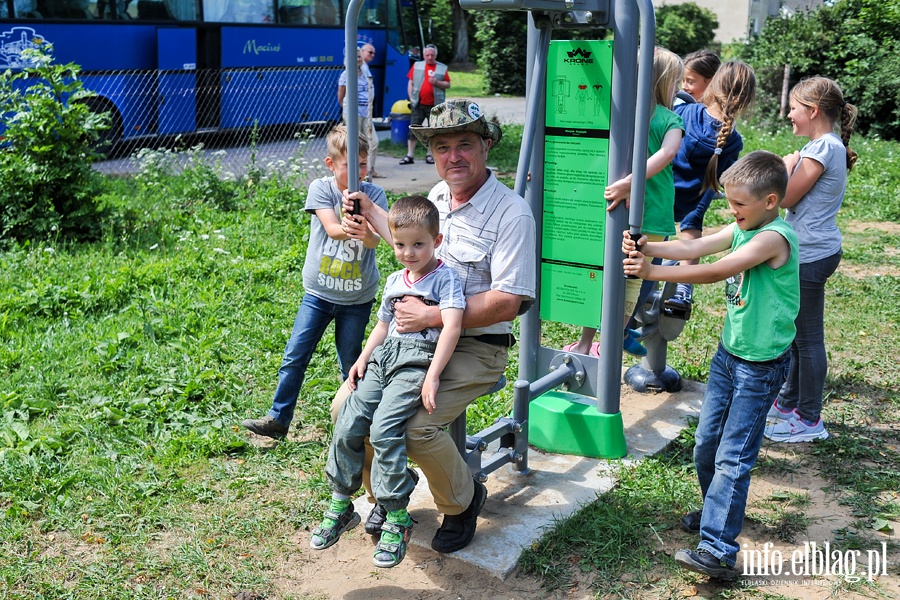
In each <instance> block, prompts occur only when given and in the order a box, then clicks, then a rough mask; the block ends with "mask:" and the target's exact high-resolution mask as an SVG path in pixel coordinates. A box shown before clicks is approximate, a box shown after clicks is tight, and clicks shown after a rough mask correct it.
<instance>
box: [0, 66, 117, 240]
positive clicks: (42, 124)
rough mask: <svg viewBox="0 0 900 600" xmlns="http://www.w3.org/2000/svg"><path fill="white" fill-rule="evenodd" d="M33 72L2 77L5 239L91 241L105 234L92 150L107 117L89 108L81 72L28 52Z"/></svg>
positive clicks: (0, 198) (1, 226)
mask: <svg viewBox="0 0 900 600" xmlns="http://www.w3.org/2000/svg"><path fill="white" fill-rule="evenodd" d="M22 54H23V57H25V58H26V60H28V61H30V62H31V64H32V65H33V66H31V67H27V68H25V69H23V70H22V71H19V72H16V73H13V72H12V71H9V70H7V71H6V72H4V73H2V74H0V114H3V115H4V119H3V127H4V129H5V140H4V146H3V148H2V150H0V204H2V209H0V239H3V238H6V239H10V238H15V239H33V238H36V237H41V236H46V235H49V234H50V232H56V234H57V235H60V236H63V237H69V238H78V239H90V238H95V237H97V235H98V234H99V225H98V219H97V217H98V208H97V204H96V201H95V199H94V197H95V194H96V191H97V187H98V182H99V178H98V176H97V174H96V173H95V172H94V170H93V169H92V168H91V164H92V163H93V162H94V160H95V159H96V157H97V154H96V152H94V151H93V150H92V144H94V143H95V142H96V141H97V139H98V136H99V134H100V132H101V131H102V130H103V129H105V126H104V123H105V116H101V115H97V114H94V113H92V112H91V110H90V108H88V106H87V105H86V104H85V103H84V101H85V100H86V99H88V98H90V97H92V96H93V94H92V93H90V92H87V91H85V90H84V89H83V87H82V82H81V81H80V80H79V79H78V67H77V66H75V65H72V64H68V65H53V64H51V60H52V59H51V57H50V56H49V53H48V52H45V51H43V50H39V49H29V50H25V51H24V52H23V53H22Z"/></svg>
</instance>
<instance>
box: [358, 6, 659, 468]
mask: <svg viewBox="0 0 900 600" xmlns="http://www.w3.org/2000/svg"><path fill="white" fill-rule="evenodd" d="M608 1H609V0H564V2H562V3H560V2H558V0H461V5H462V6H463V8H469V9H501V10H528V11H529V13H530V18H529V23H534V25H535V27H537V30H538V37H537V40H536V41H535V40H534V38H533V37H532V32H531V28H529V39H528V41H529V52H528V56H529V59H530V60H529V69H528V79H529V81H528V83H529V87H528V93H527V96H526V113H525V115H526V117H525V130H524V132H523V135H522V145H521V149H520V153H519V157H520V159H519V166H518V170H517V172H516V185H515V191H516V193H517V194H519V195H520V196H523V197H524V198H525V200H526V201H527V202H528V204H529V206H530V207H531V210H532V213H533V214H534V217H535V222H536V226H537V227H536V229H537V243H536V245H535V246H536V256H535V265H536V266H537V265H539V264H540V258H541V227H542V218H541V216H542V214H543V205H542V204H543V198H542V195H541V194H540V193H539V191H541V190H543V183H544V182H543V176H544V170H543V164H544V150H543V144H536V143H535V140H543V137H544V118H543V115H544V102H545V95H544V92H543V86H544V79H545V77H546V63H547V56H548V52H549V48H550V32H551V30H552V29H554V28H585V27H597V26H598V25H606V24H607V23H612V28H613V35H614V39H615V45H614V49H613V75H612V81H613V86H612V107H611V114H610V160H609V174H610V179H611V180H617V179H620V178H622V177H624V176H626V175H627V174H628V173H629V166H630V172H632V173H633V178H632V184H631V208H630V211H629V212H628V214H627V215H626V214H625V212H626V211H625V208H624V206H623V205H620V206H619V207H617V208H616V209H615V210H613V211H611V212H609V213H607V217H606V230H607V231H610V232H616V231H624V230H625V228H626V221H627V224H628V226H629V230H630V231H631V232H632V234H639V233H640V228H641V225H642V222H643V211H644V179H645V177H646V169H647V161H646V156H647V137H648V131H649V126H650V116H651V109H652V106H653V94H652V89H651V87H652V77H653V47H654V44H655V38H656V21H655V16H654V12H653V5H652V3H651V0H612V1H613V2H614V5H613V7H612V8H611V10H610V9H609V7H608V6H607V4H606V2H608ZM362 5H363V0H350V3H349V6H348V8H347V18H346V24H345V26H344V35H345V39H346V43H345V53H346V56H345V61H344V62H345V66H346V68H347V72H348V74H350V73H352V72H353V70H354V69H355V68H356V37H357V25H356V22H357V18H358V16H359V11H360V9H361V7H362ZM635 7H637V9H638V13H639V15H640V40H641V43H640V50H641V52H640V55H639V56H640V60H639V64H638V65H636V64H635V63H636V62H637V61H636V59H637V57H638V49H639V47H638V35H637V34H638V20H637V18H636V15H635V14H634V13H635V11H634V8H635ZM563 8H564V10H563ZM635 67H637V68H635ZM347 102H348V109H347V110H348V113H349V114H356V108H357V83H356V78H355V77H349V76H348V77H347ZM634 107H637V108H636V109H635V108H634ZM347 132H348V140H347V152H348V155H349V156H355V155H356V153H357V152H358V135H359V125H358V122H357V120H356V119H349V120H348V124H347ZM629 163H630V165H629ZM348 165H349V182H348V184H349V186H350V191H351V192H353V191H357V190H358V189H359V188H358V186H359V169H358V165H357V164H356V161H348ZM529 171H530V173H531V182H530V184H527V183H526V180H527V174H528V172H529ZM620 249H621V242H620V241H619V238H618V236H616V235H608V236H606V245H605V247H604V251H605V255H606V256H607V258H608V259H607V261H606V264H605V266H604V270H603V298H604V306H603V315H602V317H601V334H600V345H601V353H600V355H601V359H599V360H598V359H596V358H594V357H591V356H581V355H575V354H570V353H566V352H563V351H561V350H554V349H551V348H544V347H542V346H541V321H540V306H539V303H540V277H537V278H536V279H537V281H538V289H537V290H535V292H536V294H535V295H536V300H535V306H533V307H532V308H531V310H529V311H528V312H527V313H525V314H524V315H522V317H521V319H520V344H519V379H518V380H517V381H516V383H515V390H514V394H513V410H512V417H504V418H501V419H498V420H497V422H496V423H495V424H494V425H492V426H491V427H489V428H487V429H485V430H483V431H481V432H479V433H477V434H475V435H472V436H466V435H465V431H466V429H465V416H466V415H465V412H463V414H462V415H460V416H459V418H457V420H456V421H455V422H454V423H453V425H452V426H451V436H453V438H454V440H455V442H456V444H457V447H458V448H459V450H460V453H461V454H462V456H463V457H464V458H465V459H466V463H467V465H468V466H469V469H470V470H471V471H472V474H473V476H475V477H476V478H478V479H480V480H484V479H485V478H486V477H487V475H488V474H489V473H491V472H493V471H496V470H497V469H499V468H500V467H501V466H503V465H505V464H514V465H515V469H516V471H517V472H518V473H520V474H523V475H524V474H527V473H528V472H529V469H528V407H529V404H530V402H531V400H532V399H534V398H536V397H537V396H540V395H541V394H543V393H545V392H547V391H549V390H551V389H554V388H556V387H561V386H562V387H563V389H571V390H579V392H580V393H581V394H583V395H589V396H594V397H596V399H597V409H598V411H599V412H601V413H604V414H616V413H618V412H619V400H620V383H619V382H620V373H621V368H622V333H621V332H622V331H623V329H624V323H623V311H624V288H625V279H624V272H623V267H622V262H621V261H619V260H609V257H616V256H618V255H619V254H620ZM541 373H544V375H541ZM502 381H503V380H501V382H502ZM501 382H498V385H497V386H495V389H494V390H491V392H493V391H497V390H499V389H501V388H502V387H503V386H502V385H501ZM489 393H490V392H489ZM495 440H500V449H499V451H498V452H496V453H494V454H493V455H492V456H491V457H489V458H488V460H487V462H483V457H482V453H483V452H484V451H485V450H486V449H487V447H488V445H489V444H490V443H491V442H493V441H495Z"/></svg>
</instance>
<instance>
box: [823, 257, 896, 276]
mask: <svg viewBox="0 0 900 600" xmlns="http://www.w3.org/2000/svg"><path fill="white" fill-rule="evenodd" d="M895 253H896V251H895ZM837 272H838V273H840V274H841V275H843V276H844V277H851V278H853V279H868V278H870V277H885V276H887V277H900V267H895V266H893V265H884V264H882V265H854V264H850V263H848V262H846V261H841V264H840V265H838V270H837Z"/></svg>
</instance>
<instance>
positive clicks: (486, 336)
mask: <svg viewBox="0 0 900 600" xmlns="http://www.w3.org/2000/svg"><path fill="white" fill-rule="evenodd" d="M464 337H467V338H470V339H473V340H478V341H479V342H483V343H485V344H491V345H492V346H503V347H504V348H512V347H513V346H515V345H516V338H515V337H513V334H511V333H482V334H481V335H468V336H464Z"/></svg>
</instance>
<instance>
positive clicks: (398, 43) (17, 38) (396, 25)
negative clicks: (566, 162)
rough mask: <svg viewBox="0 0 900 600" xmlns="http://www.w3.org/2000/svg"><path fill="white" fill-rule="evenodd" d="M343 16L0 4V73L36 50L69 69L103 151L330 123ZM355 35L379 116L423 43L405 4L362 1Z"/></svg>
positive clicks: (59, 1) (84, 3)
mask: <svg viewBox="0 0 900 600" xmlns="http://www.w3.org/2000/svg"><path fill="white" fill-rule="evenodd" d="M345 14H346V7H345V2H344V0H0V68H11V69H18V68H22V67H25V66H27V65H25V64H24V60H25V59H24V58H23V57H22V56H21V53H22V50H24V49H25V48H29V47H35V46H42V47H48V45H49V47H51V48H52V55H53V58H54V60H55V62H57V63H75V64H77V65H78V66H79V67H80V68H81V78H82V80H83V81H84V84H85V88H86V89H88V90H90V91H92V92H95V93H96V94H97V96H96V97H95V98H92V99H90V101H89V102H90V106H91V108H92V110H95V111H97V112H109V114H110V123H111V128H110V130H109V132H108V133H107V135H106V139H105V140H104V142H106V143H109V142H121V141H129V140H139V139H141V138H148V137H149V138H151V139H152V138H155V137H156V136H171V135H180V134H194V133H203V132H217V131H233V130H240V129H245V128H248V127H254V126H259V127H267V128H270V127H276V128H277V127H284V126H287V127H294V126H296V125H298V124H304V123H313V122H322V121H324V122H334V121H339V120H340V118H341V108H340V105H339V104H338V101H337V79H338V76H339V75H340V73H341V71H342V70H343V65H344V39H343V38H344V30H343V21H344V15H345ZM358 28H359V39H358V43H359V44H360V45H361V44H363V43H371V44H372V45H373V46H374V47H375V50H376V56H375V59H374V60H373V61H372V62H371V63H370V64H369V66H370V69H371V71H372V74H373V77H374V82H375V89H376V94H375V113H374V114H375V116H376V117H386V116H387V115H388V114H389V112H390V109H391V106H392V104H393V103H394V102H395V101H397V100H401V99H405V98H406V84H407V79H406V74H407V72H408V70H409V66H410V60H409V58H408V56H410V55H412V53H413V52H415V50H416V49H418V48H419V47H422V45H423V42H422V29H421V25H420V22H419V18H418V13H417V7H416V4H415V0H368V2H367V4H366V5H365V6H364V8H363V10H362V11H361V14H360V17H359V23H358ZM26 56H27V55H26Z"/></svg>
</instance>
